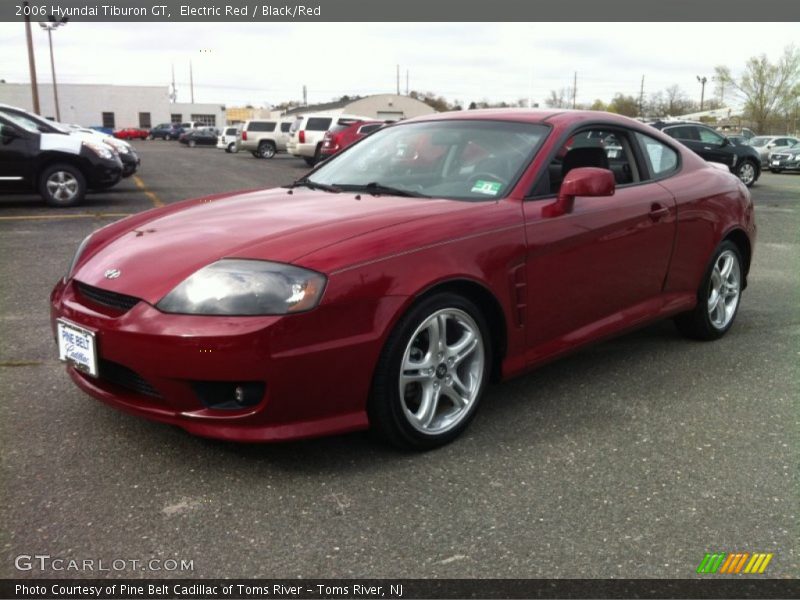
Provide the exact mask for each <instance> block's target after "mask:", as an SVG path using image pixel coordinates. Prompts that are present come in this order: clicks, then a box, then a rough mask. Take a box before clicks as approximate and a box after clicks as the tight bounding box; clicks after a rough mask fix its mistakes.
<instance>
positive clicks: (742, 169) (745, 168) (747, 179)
mask: <svg viewBox="0 0 800 600" xmlns="http://www.w3.org/2000/svg"><path fill="white" fill-rule="evenodd" d="M750 170H752V176H750V175H749V173H750V172H751V171H750ZM759 170H760V167H759V166H758V165H757V164H756V163H755V161H752V160H750V159H749V158H746V159H744V160H743V161H742V162H740V163H739V166H737V167H736V176H737V177H738V178H739V180H740V181H741V182H742V183H744V184H745V185H746V186H747V187H753V184H754V183H755V182H756V180H757V179H758V172H759ZM745 173H747V174H748V175H747V176H745Z"/></svg>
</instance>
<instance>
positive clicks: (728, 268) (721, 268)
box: [675, 240, 744, 340]
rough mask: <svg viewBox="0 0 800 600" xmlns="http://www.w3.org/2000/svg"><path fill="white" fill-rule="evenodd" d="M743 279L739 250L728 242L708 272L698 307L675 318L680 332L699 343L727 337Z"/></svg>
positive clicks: (700, 290) (702, 286) (715, 253)
mask: <svg viewBox="0 0 800 600" xmlns="http://www.w3.org/2000/svg"><path fill="white" fill-rule="evenodd" d="M743 280H744V277H743V269H742V255H741V253H740V252H739V248H738V247H737V246H736V244H734V243H733V242H731V241H729V240H725V241H724V242H722V243H721V244H720V245H719V247H718V248H717V250H716V252H714V257H713V258H712V259H711V263H710V264H709V266H708V268H707V269H706V273H705V276H704V277H703V281H702V283H701V284H700V289H699V290H698V291H697V306H696V307H695V308H694V310H693V311H691V312H688V313H685V314H682V315H679V316H678V317H676V318H675V324H676V325H677V326H678V330H679V331H680V332H681V333H682V334H683V335H685V336H687V337H690V338H693V339H699V340H716V339H718V338H720V337H722V336H723V335H725V333H726V332H727V331H728V330H729V329H730V328H731V326H732V325H733V321H734V319H735V318H736V313H737V312H738V310H739V300H740V298H741V295H742V282H743Z"/></svg>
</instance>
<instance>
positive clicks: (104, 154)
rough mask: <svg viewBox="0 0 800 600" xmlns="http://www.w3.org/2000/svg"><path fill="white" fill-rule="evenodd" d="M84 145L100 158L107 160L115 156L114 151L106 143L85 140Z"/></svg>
mask: <svg viewBox="0 0 800 600" xmlns="http://www.w3.org/2000/svg"><path fill="white" fill-rule="evenodd" d="M83 146H84V147H85V148H88V149H89V150H91V151H92V152H94V153H95V154H96V155H97V156H99V157H100V158H105V159H107V160H111V159H112V158H114V151H113V150H112V149H111V148H109V147H108V146H106V145H105V144H101V143H99V142H89V141H84V142H83Z"/></svg>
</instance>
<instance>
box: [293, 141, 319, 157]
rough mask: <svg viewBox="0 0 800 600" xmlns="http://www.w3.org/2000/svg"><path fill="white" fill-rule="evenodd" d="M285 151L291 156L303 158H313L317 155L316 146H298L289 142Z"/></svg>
mask: <svg viewBox="0 0 800 600" xmlns="http://www.w3.org/2000/svg"><path fill="white" fill-rule="evenodd" d="M286 151H287V152H288V153H289V154H291V155H292V156H303V157H307V158H313V157H314V155H315V154H316V153H317V145H316V144H300V143H299V142H289V143H288V144H287V145H286Z"/></svg>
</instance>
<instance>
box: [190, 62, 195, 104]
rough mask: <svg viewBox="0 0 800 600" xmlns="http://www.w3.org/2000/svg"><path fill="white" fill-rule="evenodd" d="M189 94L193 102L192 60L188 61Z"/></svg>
mask: <svg viewBox="0 0 800 600" xmlns="http://www.w3.org/2000/svg"><path fill="white" fill-rule="evenodd" d="M189 94H190V97H191V99H192V104H194V74H193V73H192V61H191V60H190V61H189Z"/></svg>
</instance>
